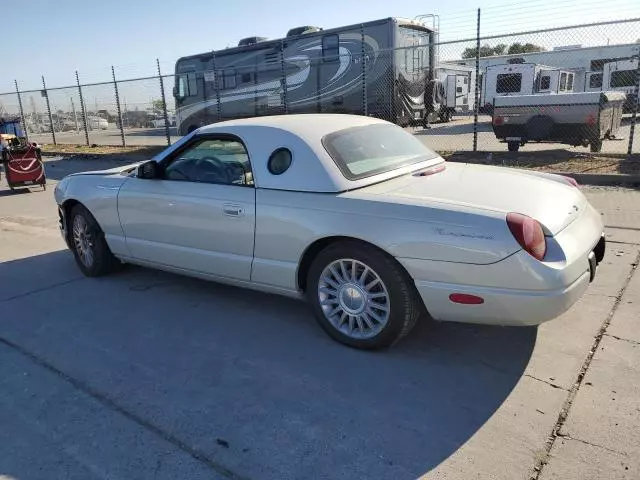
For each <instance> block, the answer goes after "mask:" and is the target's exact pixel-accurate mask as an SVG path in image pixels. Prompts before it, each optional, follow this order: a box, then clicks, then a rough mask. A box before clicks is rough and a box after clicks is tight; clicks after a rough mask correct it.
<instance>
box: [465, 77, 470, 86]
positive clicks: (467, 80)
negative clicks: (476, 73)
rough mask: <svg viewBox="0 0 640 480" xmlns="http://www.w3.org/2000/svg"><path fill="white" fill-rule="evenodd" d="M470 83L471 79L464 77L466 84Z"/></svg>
mask: <svg viewBox="0 0 640 480" xmlns="http://www.w3.org/2000/svg"><path fill="white" fill-rule="evenodd" d="M468 83H469V79H468V78H467V77H464V84H465V85H467V84H468Z"/></svg>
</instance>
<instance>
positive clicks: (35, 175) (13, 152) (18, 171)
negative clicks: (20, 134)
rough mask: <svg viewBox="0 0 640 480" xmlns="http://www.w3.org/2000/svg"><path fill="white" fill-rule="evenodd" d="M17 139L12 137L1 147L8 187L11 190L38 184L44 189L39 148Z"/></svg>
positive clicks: (45, 182)
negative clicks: (7, 143)
mask: <svg viewBox="0 0 640 480" xmlns="http://www.w3.org/2000/svg"><path fill="white" fill-rule="evenodd" d="M17 140H18V139H17V138H14V139H13V141H10V142H9V146H7V147H5V148H3V149H2V165H3V167H4V174H5V177H6V179H7V183H8V184H9V188H10V189H11V190H12V191H13V190H14V189H15V188H16V187H30V186H34V185H40V186H42V189H43V190H46V189H47V177H46V175H45V173H44V165H43V164H42V154H41V152H40V148H39V147H38V146H37V144H35V143H26V144H25V143H23V142H19V141H17Z"/></svg>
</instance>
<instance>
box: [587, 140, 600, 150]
mask: <svg viewBox="0 0 640 480" xmlns="http://www.w3.org/2000/svg"><path fill="white" fill-rule="evenodd" d="M589 150H590V151H591V152H593V153H598V152H600V151H602V139H601V138H598V139H597V140H591V142H590V143H589Z"/></svg>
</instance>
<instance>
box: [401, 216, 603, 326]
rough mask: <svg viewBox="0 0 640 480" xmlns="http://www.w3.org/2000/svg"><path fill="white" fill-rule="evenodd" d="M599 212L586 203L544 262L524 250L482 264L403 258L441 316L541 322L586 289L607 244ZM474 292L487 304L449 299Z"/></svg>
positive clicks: (552, 241) (510, 322)
mask: <svg viewBox="0 0 640 480" xmlns="http://www.w3.org/2000/svg"><path fill="white" fill-rule="evenodd" d="M602 232H603V225H602V220H601V217H600V215H599V213H598V212H597V211H596V210H595V209H594V208H593V207H592V206H591V205H589V204H586V206H585V208H584V210H583V212H582V214H581V215H580V217H579V218H577V219H576V220H575V221H574V222H572V223H571V224H569V226H567V227H566V228H565V229H564V230H562V231H561V232H559V233H557V234H556V235H555V236H554V237H549V238H548V239H547V254H546V256H545V259H544V261H542V262H540V261H538V260H536V259H534V258H533V257H532V256H531V255H529V254H528V253H526V252H524V251H523V250H520V251H519V252H516V253H515V254H513V255H511V256H509V257H507V258H505V259H504V260H501V261H499V262H496V263H492V264H485V265H478V264H462V263H452V262H435V261H430V260H418V259H407V258H399V259H398V260H399V261H400V262H401V263H402V264H403V265H404V267H405V268H406V269H407V271H408V272H409V274H410V275H411V276H412V278H413V279H414V282H415V285H416V288H417V290H418V293H419V294H420V296H421V297H422V300H423V302H424V304H425V307H426V308H427V310H428V312H429V314H430V315H431V316H432V317H433V318H435V319H436V320H442V321H456V322H468V323H484V324H493V325H537V324H540V323H543V322H546V321H548V320H551V319H553V318H555V317H557V316H559V315H560V314H562V313H564V312H565V311H566V310H568V309H569V308H570V307H571V306H572V305H573V304H574V303H575V302H576V301H578V299H579V298H580V297H581V296H582V295H583V294H584V293H585V291H586V289H587V287H588V285H589V282H590V280H592V276H593V275H595V267H596V264H597V263H600V261H601V260H602V258H603V257H604V254H605V248H606V242H605V238H604V235H603V233H602ZM455 293H458V294H459V293H462V294H468V295H474V296H476V297H480V298H481V299H483V303H481V304H474V305H466V304H460V303H454V302H453V301H451V299H450V298H449V297H450V295H452V294H455Z"/></svg>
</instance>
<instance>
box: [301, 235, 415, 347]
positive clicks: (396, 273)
mask: <svg viewBox="0 0 640 480" xmlns="http://www.w3.org/2000/svg"><path fill="white" fill-rule="evenodd" d="M340 259H354V260H356V261H358V262H361V263H362V264H364V265H365V266H367V267H368V268H369V269H370V270H371V271H373V272H375V274H376V275H377V276H378V277H379V278H380V280H381V281H382V283H383V284H384V286H385V288H386V292H387V298H388V304H387V306H388V310H389V314H388V319H387V323H386V325H384V327H383V328H382V329H381V330H380V331H379V332H377V334H375V336H371V337H369V338H359V339H356V338H353V337H350V336H348V335H346V334H345V333H343V332H342V331H340V330H338V328H337V327H335V326H334V325H333V324H332V323H331V322H330V321H329V320H328V319H327V317H326V316H325V314H324V312H323V310H322V306H321V305H320V299H319V293H318V284H319V283H320V279H321V276H322V273H323V271H324V270H325V268H327V267H328V266H329V265H331V263H332V262H334V261H336V260H340ZM306 285H307V298H308V300H309V303H310V304H311V306H312V308H313V311H314V313H315V316H316V319H317V320H318V323H319V324H320V326H321V327H322V329H323V330H324V331H325V332H326V333H327V334H328V335H329V336H330V337H332V338H333V339H334V340H337V341H338V342H340V343H343V344H345V345H347V346H349V347H353V348H359V349H364V350H375V349H381V348H387V347H390V346H392V345H394V344H396V343H397V342H398V341H399V340H400V339H401V338H402V337H404V336H405V335H406V334H407V333H409V332H410V331H411V329H412V328H413V327H414V326H415V324H416V322H417V320H418V318H419V316H420V315H421V313H422V312H423V311H424V306H423V304H422V300H421V299H420V297H419V296H418V292H417V291H416V289H415V286H414V284H413V281H412V279H411V278H410V277H409V276H408V275H407V273H406V272H405V271H404V270H403V269H402V268H401V267H400V265H399V264H398V263H397V262H396V260H395V259H394V258H392V257H390V256H389V255H387V254H385V253H384V252H381V251H380V250H378V249H376V248H375V247H372V246H370V245H367V244H363V243H359V242H355V241H353V242H352V241H345V242H338V243H334V244H331V245H329V246H328V247H327V248H325V249H324V250H322V251H321V252H320V253H319V254H318V255H317V257H316V258H315V259H314V261H313V263H312V265H311V268H310V269H309V272H308V274H307V283H306ZM345 326H346V325H345ZM376 326H377V325H376Z"/></svg>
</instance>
